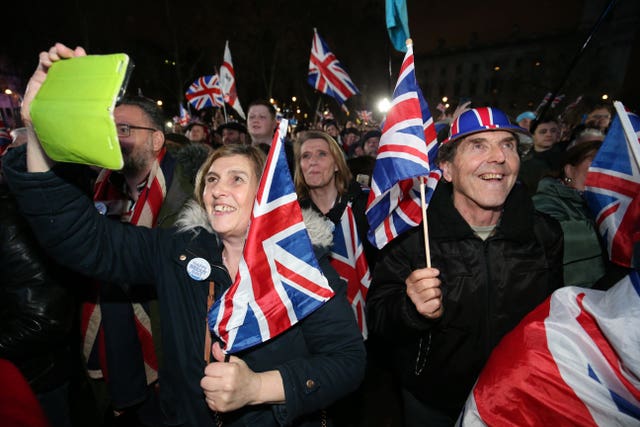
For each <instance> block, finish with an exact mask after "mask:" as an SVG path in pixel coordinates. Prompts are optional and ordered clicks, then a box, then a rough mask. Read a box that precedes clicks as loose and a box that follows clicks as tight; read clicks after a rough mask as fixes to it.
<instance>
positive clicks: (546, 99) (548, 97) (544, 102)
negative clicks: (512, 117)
mask: <svg viewBox="0 0 640 427" xmlns="http://www.w3.org/2000/svg"><path fill="white" fill-rule="evenodd" d="M551 95H552V94H551V92H547V93H546V94H545V96H544V98H542V101H540V104H538V106H537V107H536V116H537V115H538V112H539V111H540V110H541V109H542V107H544V106H545V105H547V104H548V103H549V101H551Z"/></svg>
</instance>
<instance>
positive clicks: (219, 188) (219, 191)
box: [211, 182, 227, 199]
mask: <svg viewBox="0 0 640 427" xmlns="http://www.w3.org/2000/svg"><path fill="white" fill-rule="evenodd" d="M226 194H227V187H226V185H224V184H223V183H222V182H217V183H216V184H215V185H213V186H212V187H211V195H212V196H213V198H214V199H219V198H220V197H222V196H224V195H226Z"/></svg>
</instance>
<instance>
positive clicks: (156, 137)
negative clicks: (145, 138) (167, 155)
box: [152, 130, 164, 153]
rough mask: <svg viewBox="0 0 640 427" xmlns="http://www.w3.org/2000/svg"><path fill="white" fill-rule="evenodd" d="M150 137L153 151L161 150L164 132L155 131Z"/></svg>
mask: <svg viewBox="0 0 640 427" xmlns="http://www.w3.org/2000/svg"><path fill="white" fill-rule="evenodd" d="M152 138H153V151H154V152H156V153H157V152H159V151H160V150H162V147H163V146H164V132H162V131H161V130H158V131H155V132H154V133H153V135H152Z"/></svg>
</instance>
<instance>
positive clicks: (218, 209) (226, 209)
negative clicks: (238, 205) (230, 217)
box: [213, 205, 236, 212]
mask: <svg viewBox="0 0 640 427" xmlns="http://www.w3.org/2000/svg"><path fill="white" fill-rule="evenodd" d="M213 210H214V211H215V212H230V211H235V210H236V209H235V208H232V207H231V206H227V205H215V206H214V207H213Z"/></svg>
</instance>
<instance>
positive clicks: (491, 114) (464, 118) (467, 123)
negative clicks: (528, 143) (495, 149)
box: [442, 107, 530, 144]
mask: <svg viewBox="0 0 640 427" xmlns="http://www.w3.org/2000/svg"><path fill="white" fill-rule="evenodd" d="M488 130H506V131H507V132H512V133H520V134H524V135H530V134H529V132H528V131H527V130H526V129H524V128H521V127H520V126H518V125H514V124H511V122H510V121H509V118H508V117H507V115H506V114H505V113H503V112H502V111H500V110H498V109H497V108H491V107H479V108H472V109H471V110H467V111H465V112H464V113H462V114H460V116H459V117H458V118H457V119H455V120H454V121H453V123H451V129H450V130H449V137H448V138H447V139H445V140H444V141H442V144H447V143H449V142H453V141H457V140H459V139H460V138H464V137H465V136H469V135H471V134H474V133H478V132H485V131H488Z"/></svg>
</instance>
